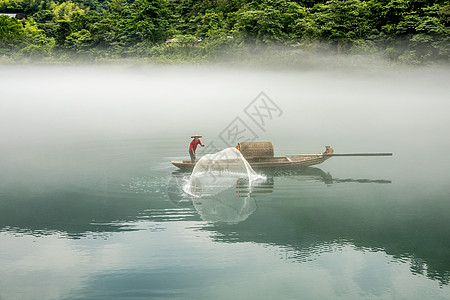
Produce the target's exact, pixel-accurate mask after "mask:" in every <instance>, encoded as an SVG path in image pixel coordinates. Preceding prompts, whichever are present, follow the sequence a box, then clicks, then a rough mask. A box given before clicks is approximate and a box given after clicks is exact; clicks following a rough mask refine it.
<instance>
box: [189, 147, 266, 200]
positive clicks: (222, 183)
mask: <svg viewBox="0 0 450 300" xmlns="http://www.w3.org/2000/svg"><path fill="white" fill-rule="evenodd" d="M242 178H244V179H248V181H249V186H251V184H252V182H253V181H255V180H258V179H262V178H264V177H263V176H261V175H258V174H257V173H256V172H255V171H254V170H253V169H252V167H251V166H250V164H249V163H248V162H247V160H246V159H245V158H244V157H243V156H242V154H241V152H240V151H238V150H237V149H236V148H233V147H230V148H227V149H224V150H222V151H220V152H217V153H214V154H207V155H205V156H203V157H202V158H201V159H200V160H199V161H198V162H197V164H196V165H195V167H194V170H193V171H192V174H191V177H190V179H189V183H188V185H187V188H186V192H188V193H189V194H191V195H194V196H211V195H216V194H218V193H220V192H222V191H225V190H227V189H229V188H231V187H233V186H236V182H237V180H239V179H242Z"/></svg>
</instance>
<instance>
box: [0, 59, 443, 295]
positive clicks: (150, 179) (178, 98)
mask: <svg viewBox="0 0 450 300" xmlns="http://www.w3.org/2000/svg"><path fill="white" fill-rule="evenodd" d="M448 75H449V72H448V71H447V70H442V69H441V70H431V69H421V70H410V71H408V72H406V71H398V70H395V71H394V70H387V71H385V72H380V71H378V70H375V71H373V72H360V73H357V74H353V75H352V74H349V73H348V72H346V71H342V70H341V71H340V70H335V71H328V72H325V71H313V70H309V71H303V72H293V71H291V72H280V71H270V70H265V71H255V70H231V69H220V70H219V69H213V68H208V69H189V68H180V69H173V68H167V69H164V68H163V69H159V68H153V69H152V68H150V69H145V68H141V69H136V68H108V69H105V68H36V69H33V68H30V69H27V70H25V72H24V71H23V70H18V69H16V68H11V67H10V68H5V69H2V70H1V71H0V79H1V81H0V86H1V89H2V90H3V91H6V92H3V95H4V97H2V99H1V101H0V105H1V110H0V117H1V118H0V120H1V121H0V122H1V125H2V126H1V129H0V132H1V140H2V147H1V150H0V152H1V157H0V170H1V171H0V266H1V267H0V270H1V272H0V299H5V300H6V299H298V298H299V297H301V298H305V299H330V298H344V299H355V298H382V299H394V298H395V299H448V298H450V287H449V275H450V256H449V255H448V249H449V247H450V238H449V237H450V223H449V221H448V216H449V215H450V202H449V201H448V195H449V192H450V190H449V187H448V178H449V175H450V169H449V166H450V164H449V162H450V159H449V158H448V157H447V156H445V155H442V153H445V151H446V149H447V148H448V146H449V142H448V139H447V138H446V136H447V132H446V131H447V128H448V127H449V125H450V124H449V121H448V118H447V115H446V114H447V113H446V112H447V111H448V108H449V104H448V101H447V100H448V95H449V92H450V91H449V88H448V86H447V84H446V82H447V79H448V78H449V76H448ZM22 87H27V88H25V89H24V88H22ZM18 90H20V91H21V93H20V94H19V96H18V95H17V93H16V91H18ZM261 91H264V92H265V93H266V95H267V96H269V97H270V99H271V100H273V102H275V103H276V104H277V105H278V107H279V108H280V109H281V110H282V113H281V115H280V114H274V115H273V118H272V119H269V118H267V119H265V120H266V123H265V126H264V127H263V128H261V127H259V126H258V125H257V124H256V123H252V122H253V121H252V120H251V118H250V117H249V116H248V115H247V114H245V108H246V107H247V105H249V104H250V103H251V102H252V101H253V100H254V99H255V97H257V96H258V95H259V93H260V92H261ZM236 117H239V118H240V119H241V120H242V121H244V123H245V124H247V125H248V126H249V127H250V128H251V130H253V131H254V133H255V134H256V135H258V138H257V139H256V140H259V141H268V140H270V141H273V142H274V144H275V152H276V154H278V155H284V154H296V153H317V152H321V151H323V150H324V146H325V145H332V146H333V147H334V149H335V151H336V152H339V153H342V152H377V151H380V152H394V156H392V157H335V158H332V159H330V160H328V161H326V162H324V163H323V164H321V165H318V166H315V167H310V168H305V169H297V170H295V169H294V170H272V171H260V173H262V174H263V175H264V176H265V177H266V180H264V181H262V182H258V183H255V184H254V185H253V186H252V187H250V186H249V185H248V182H247V181H245V180H242V179H236V183H235V184H234V183H233V184H232V185H230V187H229V188H228V189H226V190H225V191H222V192H221V193H219V194H217V195H214V196H208V197H201V198H196V197H191V196H190V195H188V194H186V193H184V192H183V185H184V184H185V182H186V179H187V178H188V176H189V173H185V172H180V171H178V170H176V168H175V167H173V166H172V165H171V164H170V160H172V159H182V158H184V159H187V158H188V154H187V147H188V143H189V140H190V139H189V136H190V135H191V134H194V133H197V132H199V133H201V134H203V135H204V137H203V139H202V140H203V142H204V143H205V144H206V145H207V146H208V145H215V146H216V147H217V148H222V147H224V146H225V145H224V141H223V140H222V139H221V138H220V134H221V133H222V132H223V130H224V129H226V128H227V126H229V125H230V123H232V121H233V120H234V119H235V118H236ZM222 137H223V136H222ZM203 150H204V149H203ZM210 150H211V148H210ZM201 151H202V150H199V154H200V155H201V154H202V152H201Z"/></svg>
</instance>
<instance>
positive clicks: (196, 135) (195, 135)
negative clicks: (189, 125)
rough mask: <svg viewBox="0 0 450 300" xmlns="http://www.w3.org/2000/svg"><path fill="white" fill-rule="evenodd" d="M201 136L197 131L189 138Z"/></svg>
mask: <svg viewBox="0 0 450 300" xmlns="http://www.w3.org/2000/svg"><path fill="white" fill-rule="evenodd" d="M201 137H202V136H201V135H200V134H198V133H196V134H194V135H193V136H191V138H201Z"/></svg>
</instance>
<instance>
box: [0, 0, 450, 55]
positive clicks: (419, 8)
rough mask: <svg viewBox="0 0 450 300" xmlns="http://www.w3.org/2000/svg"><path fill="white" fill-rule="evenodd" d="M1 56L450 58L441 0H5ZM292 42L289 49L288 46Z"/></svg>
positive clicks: (447, 14) (446, 6) (1, 2)
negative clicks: (266, 52)
mask: <svg viewBox="0 0 450 300" xmlns="http://www.w3.org/2000/svg"><path fill="white" fill-rule="evenodd" d="M18 12H20V13H25V14H26V16H27V17H26V19H16V18H11V17H10V16H7V15H0V61H27V60H44V61H52V60H54V61H60V60H71V59H78V58H86V59H90V60H111V59H126V58H144V59H147V58H148V59H151V60H157V61H196V60H198V61H203V60H214V59H218V58H220V57H222V56H223V55H228V56H235V57H239V55H241V54H242V53H247V54H248V53H257V52H258V51H259V50H261V49H267V48H269V49H270V48H272V49H275V48H277V49H279V48H282V49H284V50H286V51H287V52H289V51H298V50H302V51H305V49H306V51H308V49H309V50H310V51H318V50H324V51H327V52H329V53H336V54H365V53H375V54H381V55H383V56H385V57H386V58H388V59H390V60H392V61H396V62H405V63H412V64H422V63H430V62H439V63H441V62H448V59H449V54H450V49H449V44H450V43H449V41H450V38H449V37H450V29H449V23H450V2H449V1H438V0H368V1H361V0H330V1H326V2H325V1H315V0H304V1H287V0H255V1H247V0H203V1H202V0H198V1H194V0H136V1H133V0H110V1H102V0H78V1H75V0H68V1H63V0H0V13H18ZM286 51H285V52H286Z"/></svg>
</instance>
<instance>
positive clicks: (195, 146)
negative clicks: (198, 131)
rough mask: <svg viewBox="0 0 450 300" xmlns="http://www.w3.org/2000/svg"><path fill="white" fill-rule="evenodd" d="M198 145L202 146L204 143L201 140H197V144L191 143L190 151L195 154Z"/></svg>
mask: <svg viewBox="0 0 450 300" xmlns="http://www.w3.org/2000/svg"><path fill="white" fill-rule="evenodd" d="M198 144H200V145H201V144H202V142H201V141H200V139H198V140H197V142H196V141H195V139H194V140H192V141H191V143H190V144H189V151H192V152H194V153H195V150H197V145H198Z"/></svg>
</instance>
